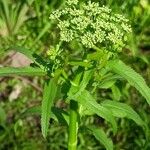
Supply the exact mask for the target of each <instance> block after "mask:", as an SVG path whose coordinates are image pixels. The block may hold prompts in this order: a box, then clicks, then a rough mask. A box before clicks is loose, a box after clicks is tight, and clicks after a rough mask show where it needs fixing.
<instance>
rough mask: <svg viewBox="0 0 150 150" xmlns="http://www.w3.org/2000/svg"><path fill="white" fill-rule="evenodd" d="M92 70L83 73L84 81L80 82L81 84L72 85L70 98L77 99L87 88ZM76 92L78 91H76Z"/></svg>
mask: <svg viewBox="0 0 150 150" xmlns="http://www.w3.org/2000/svg"><path fill="white" fill-rule="evenodd" d="M92 73H93V71H92V70H86V71H85V72H84V74H83V78H82V81H81V82H80V85H79V86H73V85H72V86H71V88H70V91H69V93H68V96H69V99H72V98H73V99H77V97H78V96H80V95H81V93H82V92H83V91H84V90H85V88H86V86H87V84H88V83H89V81H90V79H91V77H92ZM74 92H76V93H74Z"/></svg>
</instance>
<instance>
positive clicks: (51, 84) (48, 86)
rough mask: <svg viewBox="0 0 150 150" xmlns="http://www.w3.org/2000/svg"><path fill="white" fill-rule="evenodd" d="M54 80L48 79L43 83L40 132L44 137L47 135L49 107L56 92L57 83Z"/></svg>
mask: <svg viewBox="0 0 150 150" xmlns="http://www.w3.org/2000/svg"><path fill="white" fill-rule="evenodd" d="M55 82H56V81H55V80H54V79H51V80H48V81H47V82H46V83H45V87H44V91H43V101H42V117H41V126H42V134H43V136H44V137H45V138H46V136H47V132H48V126H49V120H50V117H51V115H50V114H51V107H52V105H53V102H54V99H55V96H56V93H57V85H56V83H55Z"/></svg>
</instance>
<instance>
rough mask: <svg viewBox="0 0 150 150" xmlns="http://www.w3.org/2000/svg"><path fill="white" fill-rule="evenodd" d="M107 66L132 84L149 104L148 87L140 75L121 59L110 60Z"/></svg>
mask: <svg viewBox="0 0 150 150" xmlns="http://www.w3.org/2000/svg"><path fill="white" fill-rule="evenodd" d="M108 66H109V67H110V68H111V69H112V71H114V72H115V73H117V74H119V75H120V76H122V77H123V78H125V79H126V80H127V81H128V82H129V83H130V84H131V85H132V86H134V87H135V88H136V89H137V90H138V91H139V92H140V93H141V94H142V95H143V97H144V98H145V99H146V100H147V102H148V104H149V105H150V88H149V87H148V86H147V84H146V82H145V80H144V79H143V77H142V76H141V75H139V74H138V73H136V72H135V71H134V70H133V69H132V68H130V67H129V66H127V65H126V64H124V63H123V62H122V61H121V60H113V61H110V62H109V64H108Z"/></svg>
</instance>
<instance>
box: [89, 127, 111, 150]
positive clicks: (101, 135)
mask: <svg viewBox="0 0 150 150" xmlns="http://www.w3.org/2000/svg"><path fill="white" fill-rule="evenodd" d="M88 129H89V130H90V131H91V132H92V134H93V135H94V136H95V138H96V139H97V140H99V141H100V142H101V144H103V145H104V146H105V148H106V150H113V142H112V140H111V139H110V138H108V137H107V135H106V133H105V132H104V131H103V130H102V129H101V128H96V127H88Z"/></svg>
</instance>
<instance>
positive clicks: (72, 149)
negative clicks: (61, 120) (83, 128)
mask: <svg viewBox="0 0 150 150" xmlns="http://www.w3.org/2000/svg"><path fill="white" fill-rule="evenodd" d="M77 132H78V103H77V102H76V101H73V100H71V101H70V117H69V137H68V150H76V149H77Z"/></svg>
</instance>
